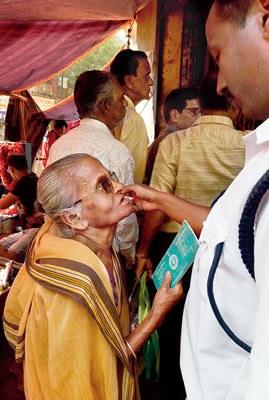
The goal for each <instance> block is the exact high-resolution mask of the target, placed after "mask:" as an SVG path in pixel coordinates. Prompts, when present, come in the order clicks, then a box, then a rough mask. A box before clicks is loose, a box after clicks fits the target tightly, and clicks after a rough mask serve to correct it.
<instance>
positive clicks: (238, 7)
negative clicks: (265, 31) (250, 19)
mask: <svg viewBox="0 0 269 400" xmlns="http://www.w3.org/2000/svg"><path fill="white" fill-rule="evenodd" d="M252 3H253V0H216V5H217V6H218V11H219V13H220V14H221V15H223V17H224V18H227V19H229V20H231V21H233V22H235V23H236V24H237V25H238V27H240V28H244V26H245V22H246V18H247V14H248V12H249V9H250V6H251V5H252Z"/></svg>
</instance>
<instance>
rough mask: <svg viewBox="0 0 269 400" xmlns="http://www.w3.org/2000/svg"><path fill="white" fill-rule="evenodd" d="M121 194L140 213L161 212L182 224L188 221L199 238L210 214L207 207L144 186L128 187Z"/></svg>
mask: <svg viewBox="0 0 269 400" xmlns="http://www.w3.org/2000/svg"><path fill="white" fill-rule="evenodd" d="M123 194H129V195H130V196H132V197H133V199H134V203H135V207H136V209H137V210H139V211H141V210H144V211H156V210H160V211H163V212H164V213H165V214H166V215H168V216H169V217H170V218H172V219H174V220H175V221H177V222H178V223H180V224H182V223H183V221H184V219H185V220H186V221H188V223H189V224H190V226H191V227H192V229H193V231H194V233H195V234H196V235H197V236H200V233H201V230H202V227H203V222H204V221H205V220H206V219H207V216H208V214H209V212H210V208H209V207H204V206H200V205H198V204H194V203H191V202H190V201H187V200H184V199H182V198H181V197H178V196H175V195H173V194H170V193H164V192H161V191H159V190H156V189H153V188H150V187H149V186H146V185H130V186H126V187H125V188H124V189H123Z"/></svg>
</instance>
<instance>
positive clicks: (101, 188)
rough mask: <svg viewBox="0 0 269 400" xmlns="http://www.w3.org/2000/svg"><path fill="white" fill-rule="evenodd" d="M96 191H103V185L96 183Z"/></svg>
mask: <svg viewBox="0 0 269 400" xmlns="http://www.w3.org/2000/svg"><path fill="white" fill-rule="evenodd" d="M97 190H103V184H102V183H101V182H100V183H98V186H97Z"/></svg>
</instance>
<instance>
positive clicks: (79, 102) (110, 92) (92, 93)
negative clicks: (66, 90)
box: [74, 70, 117, 119]
mask: <svg viewBox="0 0 269 400" xmlns="http://www.w3.org/2000/svg"><path fill="white" fill-rule="evenodd" d="M115 82H117V80H116V78H115V76H114V75H112V74H111V73H109V72H105V71H96V70H93V71H86V72H83V73H82V74H80V75H79V76H78V78H77V80H76V84H75V89H74V100H75V104H76V107H77V110H78V113H79V117H80V118H81V119H83V118H86V117H92V116H94V115H95V114H96V113H97V112H98V106H99V104H100V103H101V102H102V101H103V100H109V101H110V100H112V99H113V96H114V88H115Z"/></svg>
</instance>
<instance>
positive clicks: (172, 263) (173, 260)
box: [169, 254, 178, 270]
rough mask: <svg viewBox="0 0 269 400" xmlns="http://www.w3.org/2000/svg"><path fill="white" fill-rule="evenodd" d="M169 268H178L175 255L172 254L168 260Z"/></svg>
mask: <svg viewBox="0 0 269 400" xmlns="http://www.w3.org/2000/svg"><path fill="white" fill-rule="evenodd" d="M169 266H170V268H171V269H173V270H174V269H176V268H177V266H178V258H177V256H176V255H175V254H172V255H171V257H170V258H169Z"/></svg>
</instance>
